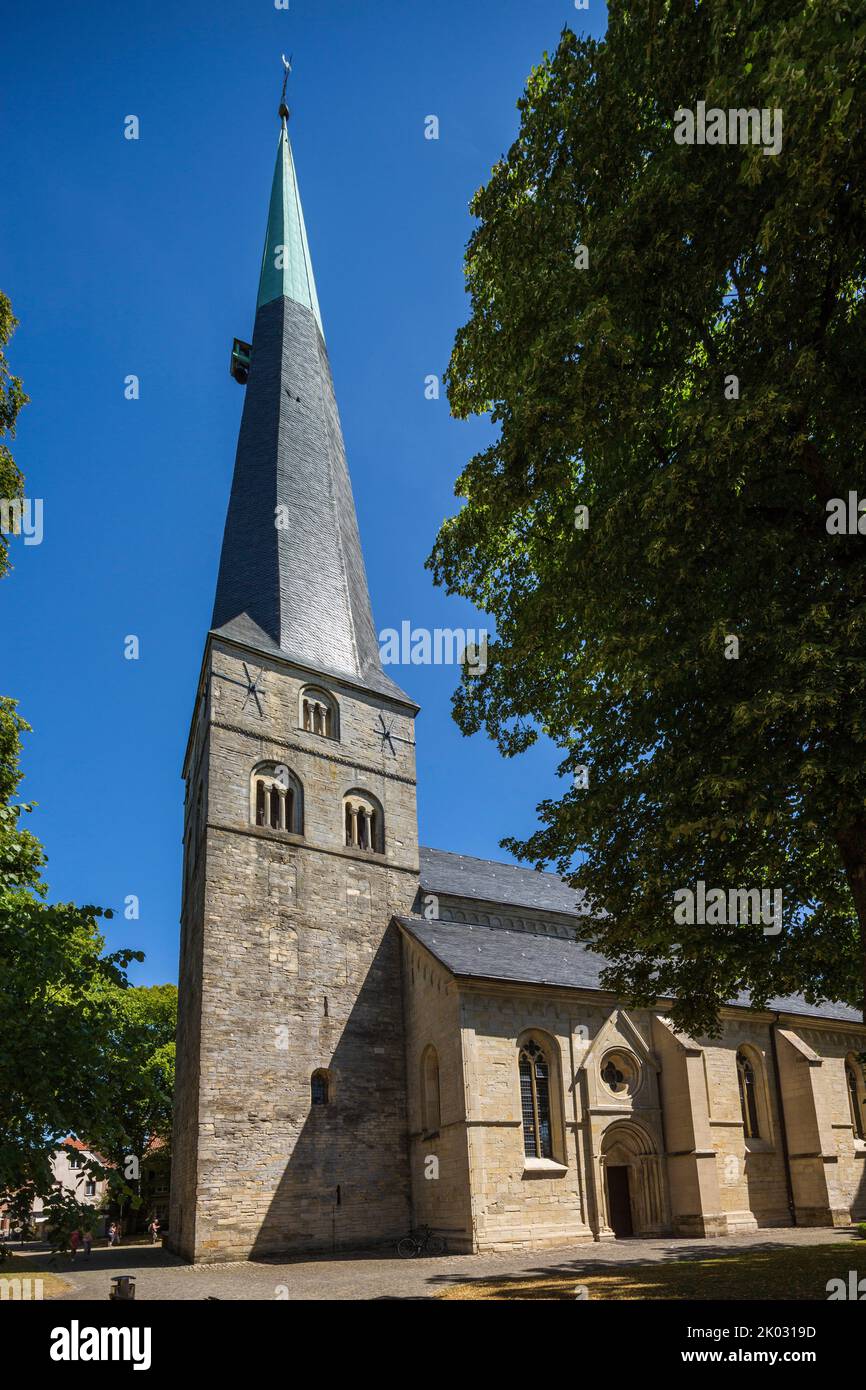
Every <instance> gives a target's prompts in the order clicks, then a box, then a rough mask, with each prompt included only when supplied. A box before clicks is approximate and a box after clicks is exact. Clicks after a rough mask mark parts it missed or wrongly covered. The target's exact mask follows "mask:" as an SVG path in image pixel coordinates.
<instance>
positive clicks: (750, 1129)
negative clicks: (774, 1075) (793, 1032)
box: [737, 1047, 761, 1139]
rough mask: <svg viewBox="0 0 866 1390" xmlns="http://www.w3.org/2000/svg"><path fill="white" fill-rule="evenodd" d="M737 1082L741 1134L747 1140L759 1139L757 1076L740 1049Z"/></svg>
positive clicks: (749, 1058)
mask: <svg viewBox="0 0 866 1390" xmlns="http://www.w3.org/2000/svg"><path fill="white" fill-rule="evenodd" d="M737 1082H738V1084H739V1088H740V1110H741V1112H742V1116H743V1132H744V1134H745V1136H746V1138H747V1139H759V1138H760V1137H761V1127H760V1124H759V1121H758V1076H757V1072H756V1070H755V1064H754V1062H753V1061H752V1059H751V1057H750V1056H749V1054H748V1053H747V1052H746V1051H745V1049H744V1048H742V1047H741V1048H740V1049H739V1051H738V1052H737Z"/></svg>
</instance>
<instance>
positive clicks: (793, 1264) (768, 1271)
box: [438, 1240, 866, 1301]
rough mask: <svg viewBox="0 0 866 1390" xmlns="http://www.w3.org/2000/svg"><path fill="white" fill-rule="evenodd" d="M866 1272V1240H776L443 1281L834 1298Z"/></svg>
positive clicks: (635, 1295)
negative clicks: (647, 1259) (840, 1286)
mask: <svg viewBox="0 0 866 1390" xmlns="http://www.w3.org/2000/svg"><path fill="white" fill-rule="evenodd" d="M852 1269H854V1270H856V1271H857V1276H858V1278H860V1279H862V1278H863V1277H864V1276H866V1240H857V1241H851V1242H850V1244H849V1243H846V1242H836V1243H835V1244H833V1245H800V1246H788V1247H782V1248H781V1249H780V1248H779V1247H778V1246H775V1247H774V1248H772V1249H767V1250H744V1251H732V1252H731V1253H730V1254H728V1253H725V1254H719V1255H715V1256H712V1255H710V1256H708V1257H707V1258H706V1259H703V1258H699V1259H686V1260H676V1259H674V1260H668V1261H664V1260H662V1261H656V1262H654V1263H652V1264H633V1265H622V1264H617V1265H615V1266H614V1265H608V1266H606V1267H601V1268H600V1267H599V1265H598V1264H592V1265H584V1266H581V1263H580V1261H575V1262H574V1267H573V1268H571V1269H569V1270H564V1269H563V1268H562V1266H561V1265H560V1266H556V1267H554V1268H551V1269H550V1270H549V1271H543V1272H541V1273H539V1274H519V1275H516V1276H515V1277H514V1278H513V1279H510V1278H507V1277H506V1278H494V1279H467V1280H466V1281H465V1282H463V1283H460V1284H454V1285H451V1286H450V1287H449V1288H447V1289H443V1290H442V1292H441V1293H440V1294H439V1295H438V1297H439V1298H444V1299H470V1298H475V1299H489V1300H498V1301H501V1300H508V1299H532V1298H542V1299H572V1300H573V1299H574V1297H575V1289H576V1287H577V1286H578V1285H585V1286H586V1288H587V1289H588V1290H589V1297H590V1298H591V1299H628V1300H632V1299H644V1298H646V1299H697V1300H714V1299H720V1300H724V1299H752V1298H754V1299H761V1300H764V1299H784V1300H787V1299H794V1300H798V1301H799V1300H805V1299H809V1300H818V1301H823V1300H825V1299H826V1298H827V1281H828V1280H830V1279H844V1280H845V1281H846V1283H847V1279H848V1272H849V1270H852Z"/></svg>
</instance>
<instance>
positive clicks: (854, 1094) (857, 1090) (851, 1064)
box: [845, 1056, 866, 1139]
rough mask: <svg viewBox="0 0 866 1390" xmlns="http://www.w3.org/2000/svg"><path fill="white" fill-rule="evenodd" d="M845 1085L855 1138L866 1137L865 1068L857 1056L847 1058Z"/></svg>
mask: <svg viewBox="0 0 866 1390" xmlns="http://www.w3.org/2000/svg"><path fill="white" fill-rule="evenodd" d="M845 1085H846V1089H847V1091H848V1105H849V1107H850V1110H851V1124H852V1125H853V1127H854V1138H855V1139H866V1118H864V1112H866V1101H864V1089H866V1088H864V1084H863V1069H862V1067H861V1066H860V1064H859V1063H858V1061H857V1059H856V1057H854V1056H850V1057H847V1058H846V1059H845Z"/></svg>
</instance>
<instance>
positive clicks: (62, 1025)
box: [0, 293, 177, 1229]
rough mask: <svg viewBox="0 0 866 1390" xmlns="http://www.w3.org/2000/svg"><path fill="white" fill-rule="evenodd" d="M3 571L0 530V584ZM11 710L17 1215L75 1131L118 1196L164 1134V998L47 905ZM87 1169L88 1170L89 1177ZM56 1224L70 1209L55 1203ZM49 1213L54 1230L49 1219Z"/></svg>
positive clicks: (8, 953) (1, 878)
mask: <svg viewBox="0 0 866 1390" xmlns="http://www.w3.org/2000/svg"><path fill="white" fill-rule="evenodd" d="M15 325H16V320H15V318H14V316H13V314H12V308H11V305H10V303H9V300H8V298H7V297H6V296H5V295H4V294H2V293H0V500H6V501H7V502H8V501H13V500H15V499H20V498H21V497H22V496H23V491H24V481H23V477H22V475H21V472H20V470H19V468H18V466H17V464H16V463H15V460H14V458H13V456H12V453H11V451H10V449H9V446H8V443H7V442H6V441H7V440H8V439H11V438H12V437H14V433H15V424H16V419H17V416H18V412H19V410H20V409H21V406H22V405H23V404H24V403H25V402H26V400H27V397H26V395H25V394H24V390H23V387H22V384H21V381H20V380H19V378H18V377H16V376H14V375H13V374H12V372H11V370H10V368H9V365H8V362H7V360H6V356H5V352H4V349H5V347H6V345H7V343H8V342H9V339H10V337H11V335H12V332H13V330H14V328H15ZM8 568H9V559H8V539H7V537H6V536H5V535H3V534H2V532H0V576H2V575H3V574H4V573H5V572H6V571H7V569H8ZM27 730H28V725H27V724H26V723H25V722H24V720H23V719H22V718H21V716H20V715H19V713H18V710H17V706H16V704H15V702H14V701H13V700H11V699H9V698H8V697H2V698H0V1200H4V1199H5V1200H8V1201H10V1202H11V1203H12V1205H13V1208H14V1210H15V1211H16V1212H17V1214H18V1215H19V1217H23V1215H24V1213H25V1212H26V1211H27V1210H29V1207H30V1204H31V1202H32V1198H33V1196H35V1195H37V1194H38V1195H40V1196H46V1195H48V1194H49V1193H50V1191H51V1185H52V1182H53V1175H52V1172H51V1156H52V1153H53V1152H54V1150H55V1149H56V1148H57V1145H58V1142H59V1141H60V1140H62V1139H64V1138H66V1137H67V1136H69V1135H77V1136H78V1137H80V1138H82V1139H84V1140H85V1141H86V1142H88V1143H89V1144H91V1145H93V1146H94V1147H99V1148H100V1149H101V1151H103V1152H105V1154H106V1155H107V1156H108V1157H109V1158H111V1159H112V1160H113V1163H114V1166H113V1168H112V1170H111V1174H110V1176H111V1178H112V1184H113V1186H114V1188H115V1189H116V1191H117V1192H118V1193H119V1194H121V1195H128V1196H132V1195H133V1194H134V1192H135V1187H134V1186H132V1187H131V1186H130V1185H129V1184H128V1183H126V1182H125V1181H124V1177H125V1170H126V1164H125V1162H124V1161H123V1160H124V1159H125V1157H126V1156H127V1155H132V1156H134V1157H136V1158H137V1159H138V1160H139V1161H140V1159H141V1157H142V1155H143V1154H144V1152H145V1149H146V1147H147V1144H148V1143H149V1142H150V1141H151V1140H152V1139H154V1138H159V1139H162V1140H163V1141H164V1142H165V1143H167V1141H168V1137H169V1134H170V1125H171V1120H170V1115H171V1089H172V1083H173V1075H174V1030H175V1017H176V1012H177V991H176V989H175V987H174V986H173V985H161V986H156V987H154V988H152V989H145V988H141V989H134V988H131V987H129V985H128V981H127V974H126V968H127V966H128V964H129V962H130V961H131V960H132V959H137V960H142V959H143V956H142V954H141V952H137V951H130V950H122V951H116V952H113V953H110V954H106V953H105V942H104V939H103V937H102V935H101V934H100V932H99V929H98V921H99V918H100V917H102V916H105V917H110V916H111V912H110V911H106V912H104V913H103V912H102V911H101V910H100V909H98V908H95V907H77V906H75V905H74V904H72V903H48V902H47V901H46V895H47V885H46V883H45V881H44V878H43V876H42V869H43V866H44V864H45V854H44V851H43V849H42V846H41V845H40V843H39V841H38V840H37V839H36V837H35V836H34V835H33V834H32V833H31V832H30V831H28V830H27V829H26V827H25V824H24V818H25V817H26V815H27V813H28V812H29V811H30V810H31V809H32V807H31V805H30V804H28V803H22V802H21V801H19V800H18V799H17V791H18V787H19V783H20V781H21V775H22V774H21V771H20V766H19V756H20V748H21V735H22V733H24V732H25V731H27ZM96 1171H98V1169H97V1170H96ZM53 1200H54V1206H55V1207H56V1208H57V1210H55V1211H54V1212H53V1219H55V1220H56V1224H57V1225H58V1228H63V1229H66V1227H68V1226H69V1223H70V1221H72V1222H73V1223H74V1221H75V1220H76V1219H77V1217H78V1214H79V1213H80V1212H81V1211H82V1208H81V1207H80V1205H79V1204H78V1202H77V1199H76V1198H75V1196H74V1195H71V1194H65V1195H64V1194H61V1195H60V1196H59V1197H57V1196H56V1194H55V1199H53ZM61 1217H62V1220H61Z"/></svg>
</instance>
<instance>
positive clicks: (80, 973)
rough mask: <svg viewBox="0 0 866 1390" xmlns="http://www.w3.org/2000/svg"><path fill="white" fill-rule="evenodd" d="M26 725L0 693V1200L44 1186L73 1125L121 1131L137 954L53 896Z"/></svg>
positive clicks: (80, 1129)
mask: <svg viewBox="0 0 866 1390" xmlns="http://www.w3.org/2000/svg"><path fill="white" fill-rule="evenodd" d="M26 728H27V725H26V724H25V723H24V721H23V720H22V719H21V717H20V716H19V714H18V713H17V711H16V708H15V704H14V702H13V701H12V700H9V699H7V698H3V699H0V1039H2V1045H0V1199H2V1198H3V1197H4V1196H8V1195H10V1194H14V1193H15V1192H16V1191H17V1190H18V1189H21V1188H27V1187H29V1188H31V1189H32V1190H33V1192H38V1193H40V1194H43V1193H45V1192H47V1191H48V1189H49V1188H50V1185H51V1181H52V1178H51V1172H50V1158H51V1154H52V1152H53V1150H54V1149H55V1148H56V1147H57V1144H58V1141H59V1140H61V1139H63V1138H65V1137H66V1136H67V1135H69V1134H70V1133H72V1134H77V1135H79V1136H81V1137H82V1138H83V1139H87V1138H88V1137H89V1136H90V1135H94V1134H97V1133H99V1135H100V1136H101V1137H103V1140H104V1141H105V1140H108V1139H109V1138H111V1137H119V1136H121V1135H122V1133H123V1118H122V1116H121V1115H119V1114H118V1110H117V1105H116V1100H117V1091H118V1088H117V1085H116V1084H115V1083H114V1082H113V1079H112V1078H113V1072H112V1063H113V1060H114V1058H115V1044H116V1019H117V1015H118V999H119V998H120V997H122V995H123V992H124V990H125V986H126V967H127V965H128V964H129V962H130V960H132V959H133V957H134V958H135V959H138V960H141V959H142V956H141V953H140V952H133V951H128V950H122V951H115V952H112V953H110V954H106V953H105V949H104V948H105V942H104V939H103V937H102V936H101V934H100V932H99V929H98V925H97V923H98V919H99V918H100V917H101V916H110V915H111V913H110V911H107V912H105V913H103V912H101V911H100V909H98V908H95V907H77V906H75V905H74V904H73V903H48V902H46V901H45V896H46V892H47V888H46V884H45V882H44V879H43V878H42V872H41V870H42V866H43V865H44V863H45V854H44V852H43V850H42V847H41V845H40V844H39V841H38V840H37V839H36V837H35V836H34V835H33V834H32V833H31V832H30V831H29V830H27V829H26V828H24V826H23V825H22V823H21V822H22V817H23V816H24V815H26V814H27V812H28V811H29V810H30V809H31V807H30V806H29V805H28V804H26V803H20V802H18V801H16V800H15V792H16V788H17V786H18V783H19V781H20V778H21V772H20V770H19V766H18V758H19V748H20V738H21V733H22V732H23V731H24V730H26Z"/></svg>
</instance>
